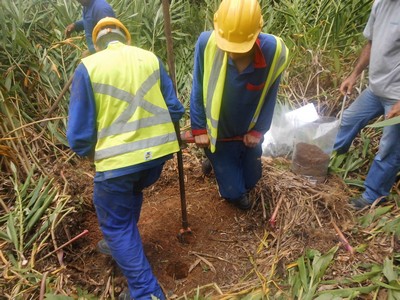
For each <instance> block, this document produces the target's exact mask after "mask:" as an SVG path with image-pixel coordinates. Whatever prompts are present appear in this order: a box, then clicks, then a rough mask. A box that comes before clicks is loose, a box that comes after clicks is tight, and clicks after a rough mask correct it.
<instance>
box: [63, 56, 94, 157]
mask: <svg viewBox="0 0 400 300" xmlns="http://www.w3.org/2000/svg"><path fill="white" fill-rule="evenodd" d="M67 140H68V143H69V146H70V147H71V149H72V150H73V151H74V152H76V153H77V154H78V155H80V156H88V155H90V154H91V153H93V152H94V148H95V145H96V141H97V130H96V105H95V102H94V95H93V90H92V85H91V83H90V78H89V74H88V72H87V70H86V67H85V66H84V65H83V64H82V63H81V64H79V66H78V68H77V69H76V71H75V74H74V79H73V81H72V87H71V96H70V103H69V112H68V126H67Z"/></svg>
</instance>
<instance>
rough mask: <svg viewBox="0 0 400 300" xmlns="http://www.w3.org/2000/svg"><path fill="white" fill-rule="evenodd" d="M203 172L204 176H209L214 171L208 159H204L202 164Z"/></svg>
mask: <svg viewBox="0 0 400 300" xmlns="http://www.w3.org/2000/svg"><path fill="white" fill-rule="evenodd" d="M201 171H202V172H203V174H204V176H209V175H210V174H211V171H212V165H211V162H210V160H209V159H208V158H206V159H204V160H203V161H202V163H201Z"/></svg>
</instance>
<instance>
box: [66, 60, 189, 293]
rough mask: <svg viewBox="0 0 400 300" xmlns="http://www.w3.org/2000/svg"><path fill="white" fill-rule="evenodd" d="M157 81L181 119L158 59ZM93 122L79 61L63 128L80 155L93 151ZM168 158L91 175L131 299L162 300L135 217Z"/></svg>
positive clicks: (174, 117)
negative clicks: (149, 187)
mask: <svg viewBox="0 0 400 300" xmlns="http://www.w3.org/2000/svg"><path fill="white" fill-rule="evenodd" d="M160 82H161V92H162V94H163V97H164V99H165V102H166V104H167V107H168V110H169V112H170V115H171V119H172V121H173V122H176V121H179V119H180V118H181V117H182V115H183V113H184V107H183V106H182V104H181V103H180V102H179V100H178V99H177V97H176V94H175V91H174V88H173V84H172V81H171V79H170V78H169V77H168V75H167V73H166V71H165V68H164V67H163V65H162V63H161V62H160ZM95 123H96V107H95V101H94V98H93V91H92V85H91V82H90V78H89V74H88V72H87V69H86V68H85V66H84V65H83V64H80V65H79V66H78V68H77V70H76V72H75V75H74V81H73V83H72V90H71V101H70V106H69V121H68V129H67V138H68V142H69V144H70V147H71V148H72V150H73V151H75V152H76V153H77V154H79V155H80V156H88V155H90V154H91V153H92V152H93V151H94V147H95V144H96V139H97V130H96V127H95ZM171 157H172V155H167V156H164V157H161V158H159V159H155V160H151V161H149V162H145V163H141V164H137V165H132V166H128V167H125V168H120V169H116V170H110V171H106V172H96V175H95V178H94V195H93V198H94V205H95V208H96V213H97V216H98V220H99V224H100V228H101V230H102V232H103V235H104V238H105V240H106V242H107V244H108V246H109V248H110V250H111V253H112V256H113V258H114V259H115V261H116V262H117V264H118V266H119V267H120V268H121V270H122V272H123V274H124V275H125V277H126V278H127V281H128V286H129V290H130V294H131V297H132V298H133V299H135V300H144V299H146V300H149V299H151V295H154V296H156V297H158V298H159V299H165V297H164V295H163V293H162V290H161V288H160V286H159V284H158V282H157V279H156V278H155V276H154V275H153V273H152V270H151V266H150V264H149V262H148V260H147V258H146V256H145V254H144V252H143V245H142V241H141V238H140V234H139V231H138V227H137V222H138V221H139V217H140V210H141V206H142V201H143V193H142V190H143V189H144V188H145V187H148V186H150V185H151V184H153V183H155V182H156V181H157V179H158V178H159V176H160V174H161V171H162V168H163V165H164V162H165V161H166V160H168V159H170V158H171ZM134 163H135V162H132V164H134Z"/></svg>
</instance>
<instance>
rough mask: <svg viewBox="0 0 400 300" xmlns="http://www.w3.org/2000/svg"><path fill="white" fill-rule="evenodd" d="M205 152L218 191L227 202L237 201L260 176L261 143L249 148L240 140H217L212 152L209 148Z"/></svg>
mask: <svg viewBox="0 0 400 300" xmlns="http://www.w3.org/2000/svg"><path fill="white" fill-rule="evenodd" d="M205 153H206V155H207V157H208V159H209V160H210V162H211V164H212V166H213V169H214V174H215V178H216V179H217V183H218V188H219V193H220V195H221V197H223V198H225V199H226V200H227V201H229V202H235V201H238V200H239V199H240V198H241V197H242V196H243V195H245V194H246V193H247V192H249V191H250V190H251V189H252V188H253V187H254V186H255V185H256V184H257V182H258V181H259V180H260V178H261V173H262V167H261V154H262V148H261V143H260V144H259V145H257V146H256V147H254V148H249V147H246V146H245V145H244V144H243V142H242V141H231V142H217V144H216V150H215V152H214V153H211V151H210V150H209V149H205Z"/></svg>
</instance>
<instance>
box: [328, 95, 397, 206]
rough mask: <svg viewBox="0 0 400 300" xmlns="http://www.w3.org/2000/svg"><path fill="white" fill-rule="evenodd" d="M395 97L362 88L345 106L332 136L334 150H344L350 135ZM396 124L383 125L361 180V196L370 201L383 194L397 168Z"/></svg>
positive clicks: (363, 125) (392, 103) (392, 179)
mask: <svg viewBox="0 0 400 300" xmlns="http://www.w3.org/2000/svg"><path fill="white" fill-rule="evenodd" d="M398 100H399V99H387V98H383V97H378V96H376V95H375V94H374V93H373V92H372V91H371V90H370V89H369V88H366V89H365V90H364V91H363V92H362V93H361V94H360V95H359V96H358V97H357V99H356V100H355V101H354V102H353V103H352V104H351V105H350V106H349V108H347V109H346V110H345V111H344V113H343V117H342V123H341V125H340V128H339V132H338V135H337V137H336V141H335V145H334V150H336V151H337V152H338V153H345V152H347V151H348V150H349V148H350V146H351V143H352V142H353V139H354V138H355V137H356V135H357V134H358V133H359V132H360V130H361V129H362V128H364V127H365V126H366V125H367V124H368V123H369V122H370V121H371V120H372V119H374V118H376V117H378V116H381V115H383V114H387V113H388V112H389V110H390V109H391V107H392V106H393V105H394V104H395V103H396V102H397V101H398ZM399 141H400V124H397V125H392V126H386V127H384V128H383V133H382V137H381V140H380V143H379V151H378V153H377V154H376V155H375V157H374V160H373V162H372V165H371V167H370V169H369V172H368V174H367V177H366V179H365V182H364V187H365V191H364V193H363V194H362V196H363V197H364V199H366V200H368V201H369V202H371V203H372V202H374V201H375V200H376V199H377V198H379V197H382V196H387V195H389V193H390V190H391V188H392V186H393V184H394V182H395V180H396V174H397V173H398V172H399V170H400V144H399Z"/></svg>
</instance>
